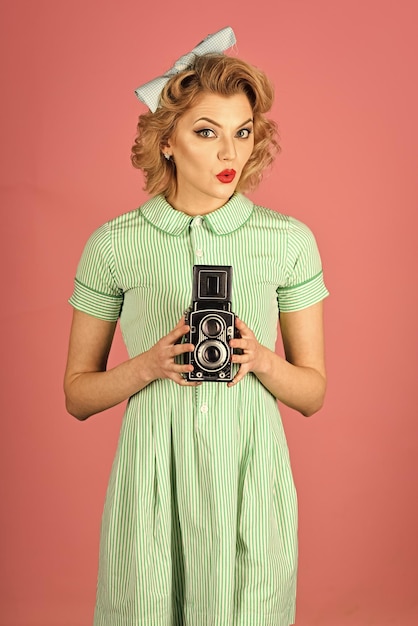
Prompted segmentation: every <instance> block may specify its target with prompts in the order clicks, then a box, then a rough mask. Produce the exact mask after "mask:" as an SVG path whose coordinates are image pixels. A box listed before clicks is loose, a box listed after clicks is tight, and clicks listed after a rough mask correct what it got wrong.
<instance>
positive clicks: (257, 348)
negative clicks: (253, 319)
mask: <svg viewBox="0 0 418 626" xmlns="http://www.w3.org/2000/svg"><path fill="white" fill-rule="evenodd" d="M235 326H236V328H237V330H238V332H239V335H240V338H238V337H237V338H234V339H231V341H230V342H229V345H230V346H231V348H234V349H235V350H236V349H240V350H241V354H235V353H234V354H233V355H232V357H231V362H232V363H238V364H239V366H240V367H239V370H238V372H237V374H236V376H235V377H234V379H233V380H232V381H231V382H230V383H228V387H232V385H236V384H237V383H239V381H240V380H241V379H242V378H244V376H245V375H246V374H248V372H254V373H256V372H258V371H260V370H261V364H262V360H263V353H265V350H267V348H265V347H264V346H262V345H261V344H260V343H258V341H257V339H256V338H255V335H254V333H253V331H252V330H251V329H250V328H248V326H247V325H246V324H244V322H243V321H242V320H241V319H239V318H238V317H236V318H235ZM264 356H265V354H264Z"/></svg>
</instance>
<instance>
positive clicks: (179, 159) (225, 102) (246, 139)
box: [163, 94, 254, 215]
mask: <svg viewBox="0 0 418 626" xmlns="http://www.w3.org/2000/svg"><path fill="white" fill-rule="evenodd" d="M253 148H254V135H253V112H252V108H251V105H250V102H249V100H248V98H247V96H245V95H244V94H236V95H234V96H227V97H225V96H219V95H216V94H205V95H204V96H202V98H201V99H200V100H199V101H198V103H197V104H196V105H195V106H193V107H192V108H190V109H189V110H188V111H186V113H185V114H184V115H183V116H182V117H181V118H180V119H179V121H178V123H177V128H176V131H175V133H174V135H173V136H172V137H171V138H170V139H169V140H168V142H167V145H166V146H164V147H163V152H166V153H167V152H168V153H169V154H170V155H171V157H172V158H173V159H174V163H175V166H176V174H177V190H176V193H175V195H174V197H170V198H168V200H169V202H170V203H171V204H172V205H173V206H174V207H175V208H176V209H179V210H181V211H184V212H186V213H189V214H191V215H197V214H200V215H202V214H205V213H209V212H210V211H214V210H215V209H218V208H219V207H221V206H222V205H223V204H225V202H227V200H228V199H229V198H230V197H231V196H232V194H233V193H234V191H235V189H236V187H237V184H238V181H239V179H240V176H241V173H242V170H243V168H244V166H245V164H246V163H247V161H248V159H249V158H250V156H251V153H252V151H253Z"/></svg>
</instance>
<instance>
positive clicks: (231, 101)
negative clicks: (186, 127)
mask: <svg viewBox="0 0 418 626" xmlns="http://www.w3.org/2000/svg"><path fill="white" fill-rule="evenodd" d="M252 116H253V112H252V107H251V104H250V101H249V100H248V98H247V96H246V95H245V94H243V93H238V94H234V95H232V96H222V95H218V94H213V93H205V94H203V95H202V96H201V97H200V98H199V100H198V101H197V102H196V103H195V104H194V105H193V106H191V107H190V108H189V109H188V110H187V111H185V113H184V114H183V115H182V117H181V118H180V120H184V121H185V122H191V121H192V122H193V121H196V120H198V119H200V118H202V117H203V118H206V119H210V120H213V121H216V122H221V121H222V120H228V122H230V121H232V120H234V119H236V120H237V124H240V123H242V122H244V121H247V120H248V119H252Z"/></svg>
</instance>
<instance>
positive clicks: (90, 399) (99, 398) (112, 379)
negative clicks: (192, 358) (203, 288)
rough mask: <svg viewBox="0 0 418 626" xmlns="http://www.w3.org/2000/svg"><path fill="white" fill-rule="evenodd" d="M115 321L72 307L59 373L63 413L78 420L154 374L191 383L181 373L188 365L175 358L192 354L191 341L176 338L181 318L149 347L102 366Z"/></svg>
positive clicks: (180, 334) (111, 403)
mask: <svg viewBox="0 0 418 626" xmlns="http://www.w3.org/2000/svg"><path fill="white" fill-rule="evenodd" d="M115 328H116V322H106V321H104V320H100V319H98V318H96V317H92V316H91V315H88V314H87V313H82V312H81V311H78V310H76V309H75V310H74V314H73V323H72V327H71V335H70V345H69V350H68V360H67V368H66V371H65V377H64V392H65V398H66V407H67V411H68V412H69V413H71V415H73V416H74V417H77V418H78V419H80V420H84V419H87V418H88V417H90V416H91V415H93V414H95V413H99V412H100V411H104V410H105V409H108V408H110V407H112V406H115V405H116V404H119V402H123V401H124V400H127V399H128V398H129V397H130V396H132V395H133V394H135V393H137V392H138V391H140V390H141V389H143V388H144V387H146V385H149V383H151V382H152V381H153V380H157V378H170V379H171V380H173V381H174V382H176V383H178V384H179V385H182V386H195V385H196V384H198V383H189V382H187V381H186V380H184V378H183V376H182V373H184V372H187V371H190V370H192V369H193V367H192V366H191V365H179V364H177V363H176V362H175V357H176V356H178V355H179V354H183V353H185V352H191V351H192V350H193V346H192V345H191V344H187V343H184V344H181V343H180V344H178V343H177V342H178V341H179V340H180V339H181V338H182V337H183V335H185V334H186V333H187V332H188V331H189V327H188V326H187V325H186V324H185V323H184V318H182V319H181V320H180V321H179V322H178V324H177V326H176V327H175V328H174V329H173V330H172V331H171V332H170V333H168V335H166V337H163V338H162V339H160V341H158V342H157V343H156V344H155V345H154V346H153V347H152V348H151V349H150V350H148V351H147V352H144V353H142V354H140V355H138V356H136V357H134V358H132V359H128V360H127V361H124V362H123V363H121V364H120V365H117V366H116V367H114V368H112V369H110V370H106V366H107V359H108V356H109V352H110V347H111V345H112V341H113V336H114V333H115Z"/></svg>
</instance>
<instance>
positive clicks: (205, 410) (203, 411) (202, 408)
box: [200, 404, 209, 413]
mask: <svg viewBox="0 0 418 626" xmlns="http://www.w3.org/2000/svg"><path fill="white" fill-rule="evenodd" d="M200 410H201V412H202V413H207V412H208V410H209V408H208V405H207V404H202V406H201V407H200Z"/></svg>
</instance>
